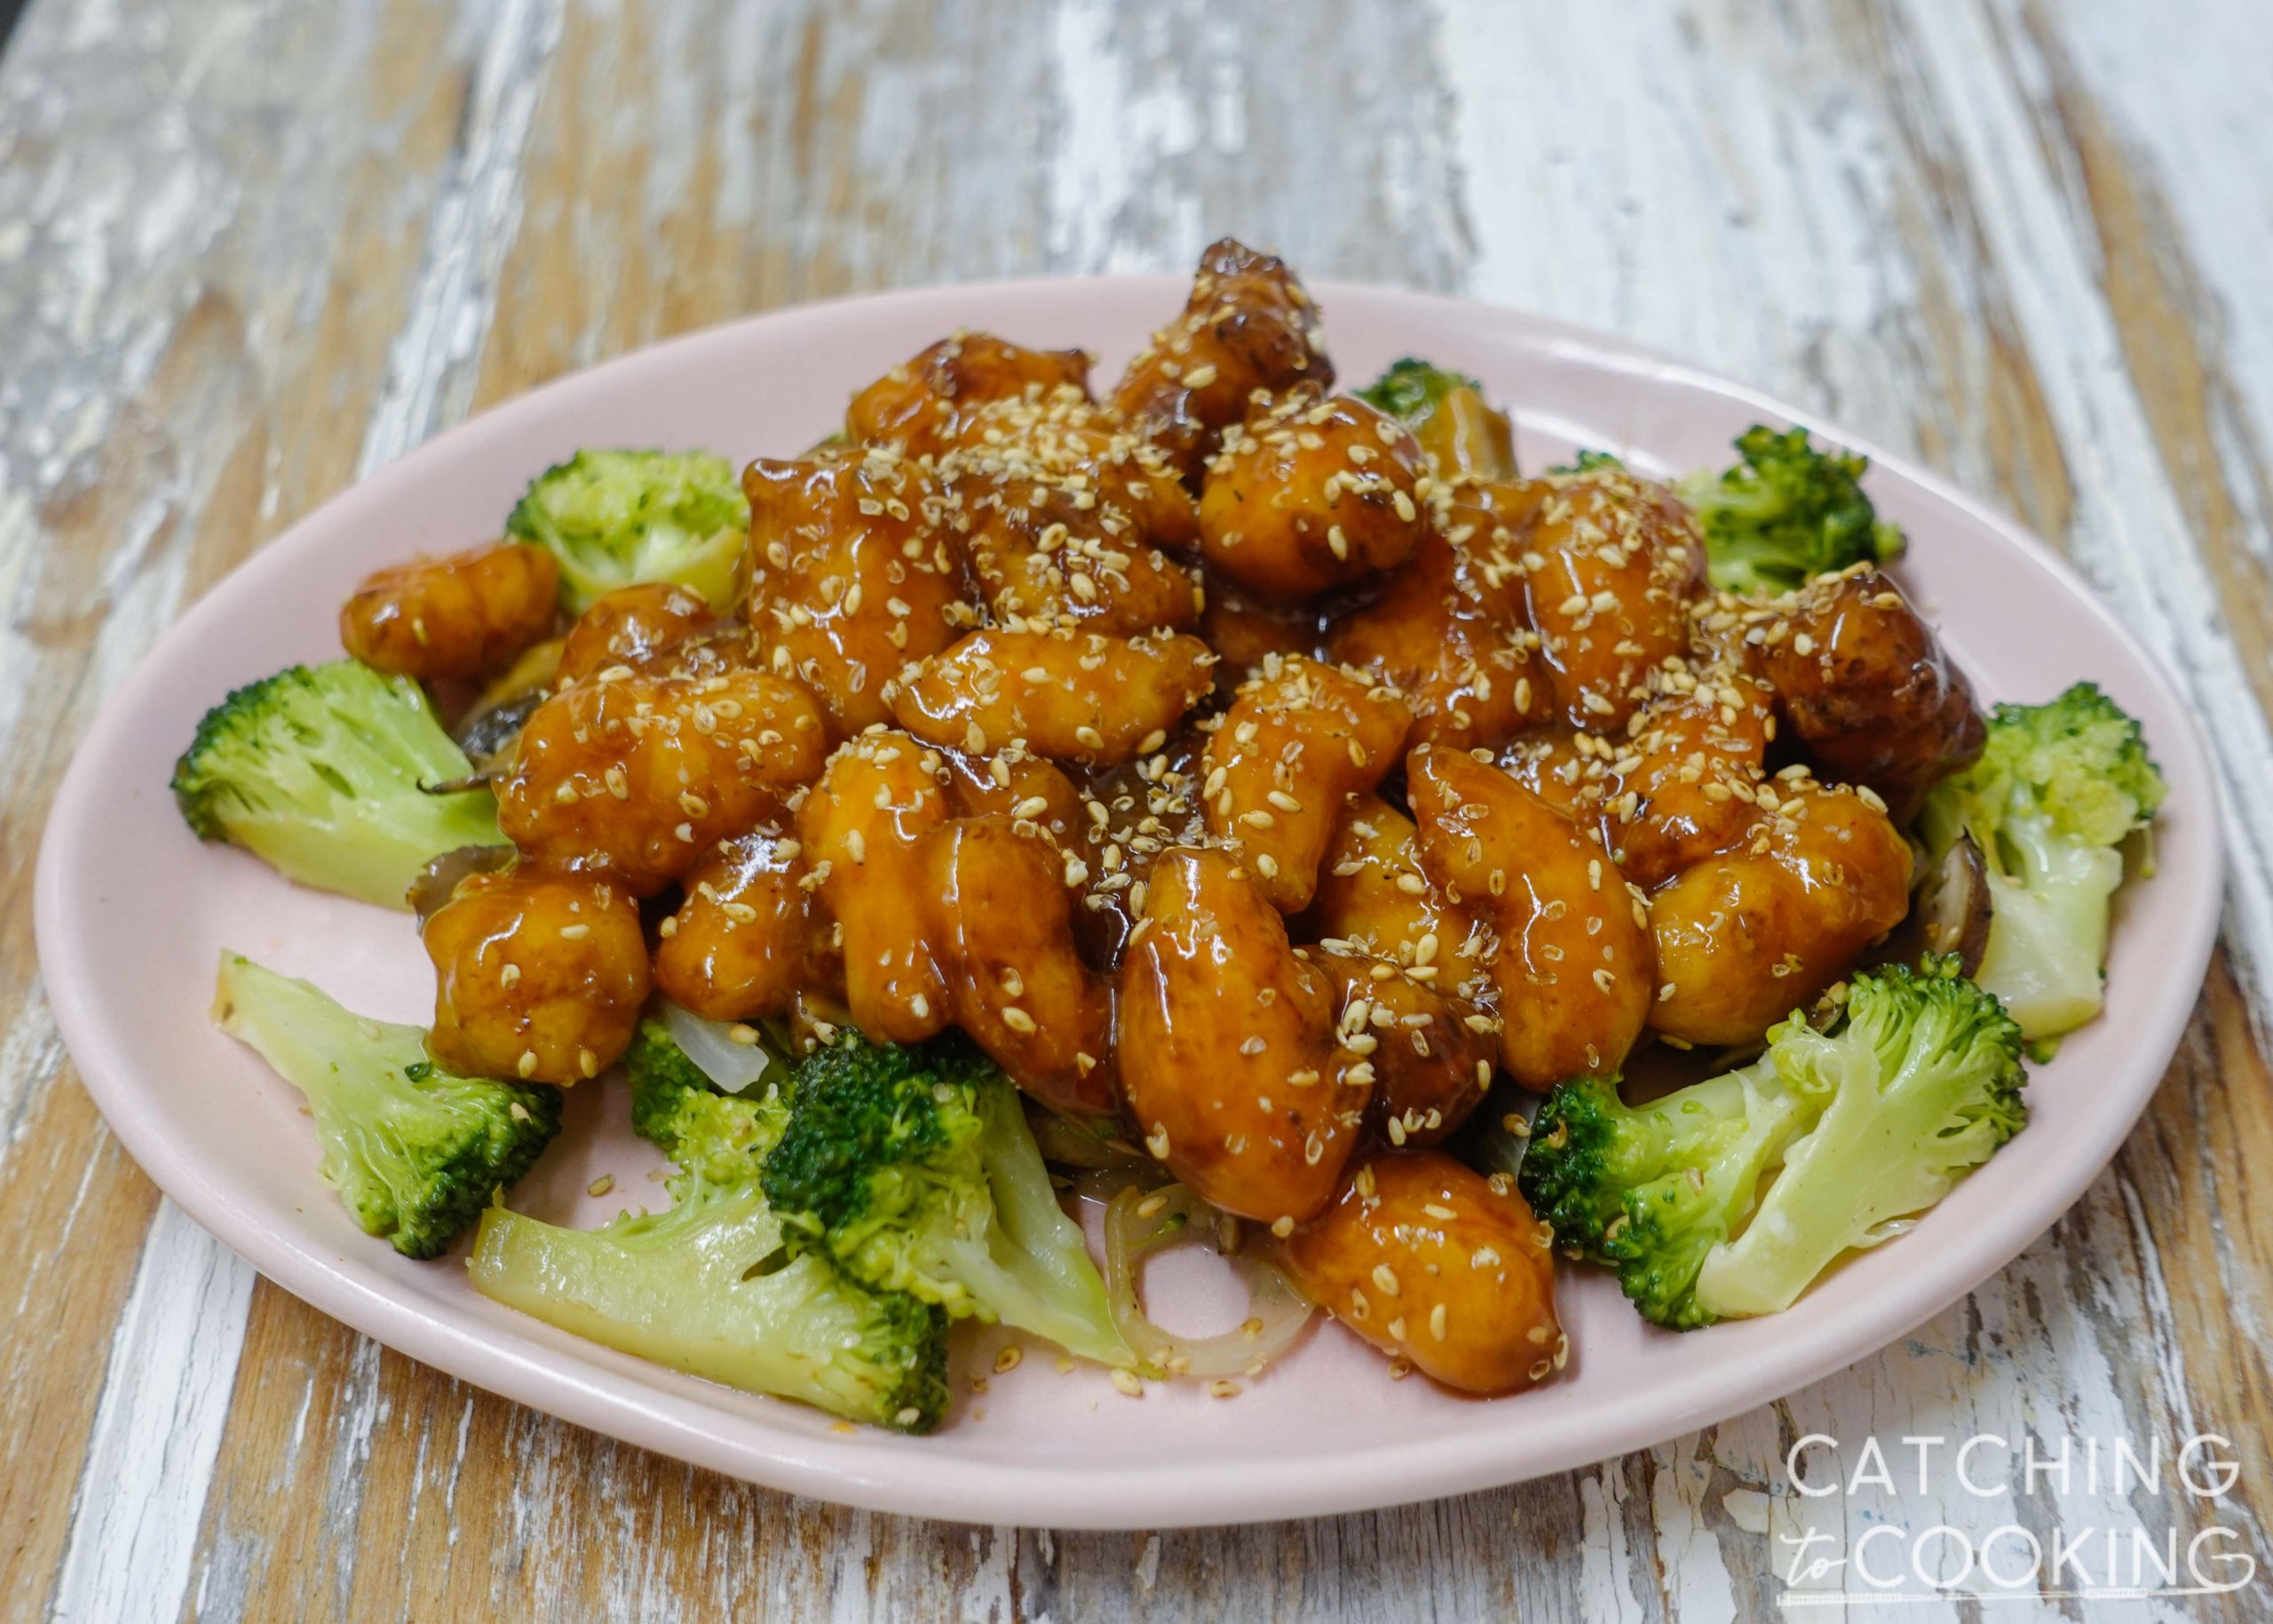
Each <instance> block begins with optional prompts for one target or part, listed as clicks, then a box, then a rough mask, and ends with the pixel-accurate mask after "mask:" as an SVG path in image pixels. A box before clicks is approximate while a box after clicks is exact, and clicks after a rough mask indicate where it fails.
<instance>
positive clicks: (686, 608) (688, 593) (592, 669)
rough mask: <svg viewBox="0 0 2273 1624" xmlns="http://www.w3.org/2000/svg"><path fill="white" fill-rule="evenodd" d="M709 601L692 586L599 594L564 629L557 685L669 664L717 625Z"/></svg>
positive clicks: (645, 585) (649, 585)
mask: <svg viewBox="0 0 2273 1624" xmlns="http://www.w3.org/2000/svg"><path fill="white" fill-rule="evenodd" d="M717 622H718V617H717V615H716V614H712V613H711V610H710V605H709V601H708V600H707V599H706V598H704V597H703V596H702V594H701V593H700V592H698V591H696V590H693V588H692V587H684V586H673V585H672V584H671V583H670V582H665V581H651V582H641V583H640V584H638V585H637V586H620V587H618V588H616V589H615V590H614V591H612V592H603V593H601V594H600V596H599V597H598V598H595V599H593V600H592V606H591V607H590V608H589V609H587V610H585V611H584V613H583V614H581V615H579V616H578V617H577V619H576V623H575V624H574V626H572V627H570V628H569V629H568V638H567V640H566V642H565V643H563V644H562V645H561V647H560V667H559V670H558V673H557V674H556V677H555V681H556V682H558V683H561V684H566V683H572V682H582V681H583V680H584V679H585V678H587V677H597V676H598V675H599V674H600V673H601V672H602V671H604V670H606V669H608V668H609V667H611V666H617V665H621V666H629V667H630V668H631V669H635V670H639V669H651V668H654V667H657V666H663V665H668V664H669V663H671V662H672V661H673V660H674V659H675V658H676V657H677V655H678V654H680V653H681V651H683V650H684V649H685V647H686V646H687V645H688V644H690V643H692V642H693V641H694V640H695V639H696V638H700V637H701V636H703V635H704V634H705V633H706V632H708V631H709V630H710V629H711V628H712V627H713V626H715V625H717Z"/></svg>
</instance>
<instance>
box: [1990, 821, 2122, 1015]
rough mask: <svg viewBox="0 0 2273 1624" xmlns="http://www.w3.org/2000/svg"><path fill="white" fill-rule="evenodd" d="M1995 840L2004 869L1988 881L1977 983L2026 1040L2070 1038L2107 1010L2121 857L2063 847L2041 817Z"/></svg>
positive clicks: (2107, 850)
mask: <svg viewBox="0 0 2273 1624" xmlns="http://www.w3.org/2000/svg"><path fill="white" fill-rule="evenodd" d="M1998 836H1999V842H2000V846H2001V847H2002V848H2003V853H2002V854H2003V856H2004V858H2005V860H2006V867H2005V871H2004V872H2003V873H2000V874H1995V875H1991V877H1990V899H1991V904H1990V915H1989V942H1988V947H1986V949H1985V950H1984V953H1983V955H1982V959H1981V968H1980V970H1978V971H1977V972H1976V980H1978V981H1979V982H1980V983H1981V985H1982V986H1984V987H1985V988H1987V989H1988V990H1989V991H1990V992H1992V993H1994V994H1996V995H1997V996H1998V997H1999V998H2000V1000H2002V1001H2003V1002H2004V1005H2005V1008H2006V1009H2007V1010H2009V1011H2011V1013H2012V1017H2013V1018H2014V1019H2015V1020H2016V1021H2018V1022H2019V1023H2020V1027H2021V1034H2022V1035H2023V1036H2024V1037H2028V1038H2042V1037H2050V1036H2055V1035H2057V1034H2060V1033H2063V1032H2071V1031H2073V1030H2074V1029H2075V1028H2076V1027H2078V1026H2082V1025H2083V1024H2084V1023H2085V1022H2086V1021H2087V1020H2090V1019H2092V1018H2094V1017H2095V1016H2096V1015H2097V1014H2098V1013H2099V1012H2100V1009H2101V1006H2102V1005H2103V1004H2104V1003H2105V1002H2106V1001H2107V973H2106V971H2105V970H2103V968H2102V966H2103V965H2104V964H2105V963H2106V961H2107V942H2108V934H2109V927H2110V924H2111V904H2112V899H2113V898H2114V896H2115V892H2116V891H2117V889H2118V888H2119V886H2121V884H2122V883H2123V854H2122V853H2121V852H2119V850H2117V849H2116V848H2114V847H2112V846H2090V845H2084V844H2079V843H2078V842H2076V841H2074V840H2070V839H2063V838H2062V837H2061V836H2060V835H2059V833H2058V831H2057V830H2056V829H2055V828H2053V826H2052V822H2051V820H2049V819H2047V818H2045V817H2043V816H2041V815H2038V814H2025V813H2024V814H2017V815H2014V816H2010V817H2008V818H2007V819H2006V820H2005V822H2004V823H2003V824H2002V825H2001V826H2000V828H1999V830H1998ZM2015 869H2017V870H2018V872H2015V871H2014V870H2015Z"/></svg>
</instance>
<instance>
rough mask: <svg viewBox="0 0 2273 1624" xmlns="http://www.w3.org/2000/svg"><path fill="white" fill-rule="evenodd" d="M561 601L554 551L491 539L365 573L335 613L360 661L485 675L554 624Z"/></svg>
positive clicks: (425, 675) (386, 667)
mask: <svg viewBox="0 0 2273 1624" xmlns="http://www.w3.org/2000/svg"><path fill="white" fill-rule="evenodd" d="M559 603H560V566H558V564H556V563H554V562H553V558H552V555H551V554H550V553H549V552H547V551H545V550H544V549H543V548H542V547H531V546H528V545H527V544H526V543H520V542H499V543H496V544H495V545H494V546H489V547H476V548H474V549H473V550H472V551H469V552H458V553H452V554H451V555H450V556H449V557H448V558H413V559H411V560H410V562H409V563H408V564H394V565H390V566H387V567H386V568H385V569H383V570H380V571H378V572H377V573H376V574H372V575H370V576H368V577H367V578H366V579H365V580H364V582H363V584H362V585H360V586H359V587H357V588H356V589H355V591H354V595H353V596H352V597H351V598H348V600H347V602H346V603H345V605H344V606H342V607H341V609H340V611H339V640H340V641H341V642H342V643H343V644H345V645H346V647H347V652H348V653H349V654H352V655H354V656H355V658H357V659H358V660H360V661H362V662H363V663H364V664H365V665H368V666H370V667H372V668H374V669H377V670H382V671H387V672H392V673H393V674H395V675H397V676H402V677H416V678H417V679H418V680H419V681H421V682H428V681H432V679H434V678H436V677H487V676H489V675H490V674H492V673H493V672H496V671H502V670H503V669H505V668H506V667H507V666H508V665H511V663H512V661H513V656H514V655H516V654H519V653H520V652H521V651H522V650H523V649H525V648H527V647H528V646H529V645H530V644H532V643H535V642H536V641H538V640H539V639H540V638H543V636H544V635H545V634H546V633H547V632H549V631H550V630H552V620H553V615H554V614H555V613H556V612H557V611H558V607H559Z"/></svg>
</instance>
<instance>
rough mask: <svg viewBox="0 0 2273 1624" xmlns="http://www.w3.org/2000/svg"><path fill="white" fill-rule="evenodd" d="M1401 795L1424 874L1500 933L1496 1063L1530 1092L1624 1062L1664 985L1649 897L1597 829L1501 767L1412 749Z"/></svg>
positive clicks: (1447, 753)
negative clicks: (1639, 895)
mask: <svg viewBox="0 0 2273 1624" xmlns="http://www.w3.org/2000/svg"><path fill="white" fill-rule="evenodd" d="M1406 793H1407V795H1408V796H1410V798H1411V800H1412V803H1413V813H1414V820H1415V821H1416V822H1417V823H1418V824H1419V825H1420V830H1421V860H1422V864H1423V865H1424V866H1425V867H1427V869H1428V871H1429V877H1430V879H1432V880H1434V881H1436V882H1437V884H1438V885H1440V886H1442V887H1444V888H1445V891H1446V893H1447V894H1448V895H1450V896H1451V897H1453V899H1454V900H1456V901H1457V902H1458V903H1459V904H1460V906H1461V907H1466V908H1470V909H1473V910H1474V911H1475V912H1476V913H1477V915H1480V916H1481V917H1482V918H1483V919H1484V920H1485V923H1488V924H1490V925H1491V926H1493V929H1495V930H1496V931H1498V932H1499V935H1500V951H1499V954H1498V955H1497V956H1496V957H1495V958H1494V959H1493V962H1492V965H1491V969H1492V976H1493V981H1494V983H1495V984H1496V986H1498V989H1499V994H1500V1018H1501V1022H1502V1032H1501V1050H1500V1063H1501V1065H1502V1066H1505V1067H1506V1068H1507V1070H1508V1072H1509V1074H1510V1075H1511V1076H1513V1077H1514V1078H1515V1080H1516V1081H1518V1082H1520V1083H1522V1084H1523V1085H1524V1086H1525V1087H1526V1088H1532V1089H1548V1088H1552V1087H1553V1086H1554V1085H1555V1084H1556V1083H1558V1082H1560V1081H1563V1080H1564V1078H1566V1077H1574V1076H1577V1075H1579V1074H1580V1073H1588V1072H1607V1071H1612V1070H1615V1069H1616V1068H1617V1066H1618V1065H1619V1063H1620V1061H1621V1060H1623V1059H1624V1058H1626V1051H1627V1050H1628V1049H1630V1048H1632V1047H1633V1045H1634V1040H1635V1038H1636V1037H1638V1036H1640V1035H1641V1031H1642V1022H1643V1017H1644V1016H1645V1015H1646V1014H1647V1013H1648V1010H1649V1005H1650V998H1651V993H1652V991H1653V990H1654V987H1655V983H1654V982H1653V981H1652V980H1651V956H1652V955H1651V942H1650V934H1649V931H1648V930H1647V928H1646V926H1645V925H1644V923H1643V921H1642V920H1641V919H1640V918H1638V917H1637V915H1639V914H1640V912H1641V904H1640V902H1639V901H1638V900H1637V899H1636V898H1635V895H1634V893H1633V892H1632V891H1629V890H1628V887H1627V884H1626V882H1625V880H1624V878H1623V877H1621V876H1620V874H1619V872H1618V866H1617V864H1615V863H1613V862H1612V861H1611V860H1610V855H1609V853H1608V852H1605V851H1604V850H1603V846H1602V843H1601V842H1600V841H1599V840H1598V839H1596V837H1595V836H1594V834H1593V833H1592V832H1591V831H1590V830H1587V829H1582V828H1580V827H1579V826H1578V825H1577V824H1575V823H1573V822H1572V821H1571V820H1570V819H1568V818H1566V817H1564V815H1563V814H1562V813H1561V812H1556V810H1555V809H1554V808H1553V807H1552V806H1549V805H1548V804H1547V803H1546V802H1545V801H1543V800H1541V799H1540V797H1539V796H1535V795H1533V794H1532V793H1531V792H1530V791H1529V790H1527V789H1525V788H1523V787H1522V786H1521V785H1520V784H1517V782H1516V781H1515V780H1513V779H1511V778H1509V776H1508V775H1507V774H1506V773H1504V772H1501V771H1500V770H1499V769H1498V768H1497V767H1493V766H1491V765H1489V764H1485V763H1484V762H1480V761H1478V760H1477V759H1476V758H1475V757H1472V756H1469V755H1465V754H1462V753H1461V752H1460V751H1457V750H1446V749H1434V748H1431V749H1420V750H1415V751H1414V752H1413V754H1412V756H1411V757H1410V758H1408V760H1407V761H1406Z"/></svg>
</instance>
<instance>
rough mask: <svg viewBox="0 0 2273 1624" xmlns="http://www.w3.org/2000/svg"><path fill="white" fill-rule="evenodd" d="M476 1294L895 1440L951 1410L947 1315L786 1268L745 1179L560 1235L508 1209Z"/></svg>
mask: <svg viewBox="0 0 2273 1624" xmlns="http://www.w3.org/2000/svg"><path fill="white" fill-rule="evenodd" d="M471 1271H472V1279H473V1284H474V1287H475V1289H476V1290H478V1291H479V1292H480V1293H481V1294H482V1295H484V1296H487V1297H492V1298H495V1300H496V1301H498V1302H500V1303H504V1304H506V1305H507V1306H508V1307H511V1308H515V1309H519V1311H521V1312H523V1313H525V1314H527V1315H530V1316H531V1317H532V1318H535V1319H542V1320H543V1321H544V1322H545V1323H546V1324H548V1325H553V1326H558V1327H560V1328H561V1329H562V1330H564V1331H573V1332H574V1333H575V1334H576V1335H579V1336H585V1337H590V1339H591V1340H592V1341H594V1342H597V1343H602V1344H603V1345H605V1346H606V1347H610V1348H614V1349H618V1350H620V1351H622V1352H625V1353H632V1354H637V1355H638V1356H639V1357H640V1358H642V1359H653V1360H654V1361H655V1362H656V1363H657V1364H660V1365H668V1366H669V1367H672V1368H673V1369H676V1370H685V1371H688V1372H691V1373H692V1374H695V1375H699V1376H705V1377H708V1378H709V1380H711V1381H713V1382H724V1383H725V1384H726V1385H727V1386H729V1387H737V1388H741V1389H743V1390H746V1391H748V1392H756V1393H770V1394H772V1395H773V1396H774V1397H776V1398H796V1399H799V1400H802V1401H803V1402H804V1403H806V1404H811V1405H814V1406H818V1407H820V1408H821V1409H824V1410H827V1411H828V1412H829V1413H830V1414H835V1415H843V1416H845V1417H847V1418H848V1419H850V1420H853V1421H865V1422H874V1423H875V1424H876V1425H878V1426H883V1427H892V1428H896V1429H898V1430H900V1431H903V1432H928V1431H930V1430H931V1429H932V1428H933V1427H934V1426H936V1425H938V1424H939V1417H940V1415H941V1414H943V1413H944V1412H945V1411H946V1406H947V1385H946V1333H947V1321H946V1315H945V1314H944V1313H942V1312H941V1311H939V1309H937V1308H935V1307H933V1306H932V1305H931V1304H930V1303H923V1302H920V1301H918V1300H917V1299H916V1298H915V1297H912V1296H909V1295H907V1294H906V1293H904V1292H890V1291H887V1292H873V1291H869V1290H867V1289H866V1288H865V1287H860V1286H858V1285H855V1284H854V1283H853V1282H851V1280H849V1279H845V1278H844V1277H843V1275H842V1274H840V1273H839V1272H838V1271H837V1270H836V1268H835V1266H834V1265H832V1264H830V1263H829V1261H828V1258H826V1257H824V1256H818V1255H815V1254H810V1253H809V1254H807V1255H805V1256H796V1257H793V1256H790V1255H789V1253H788V1250H787V1249H785V1248H784V1247H783V1245H782V1232H781V1225H780V1222H779V1221H778V1220H776V1219H775V1217H774V1216H773V1214H772V1212H771V1211H769V1210H768V1209H767V1207H766V1203H765V1197H764V1194H763V1193H762V1192H760V1191H759V1190H758V1188H757V1185H756V1183H755V1182H754V1181H752V1180H750V1179H748V1178H744V1179H742V1180H741V1182H739V1183H736V1184H711V1183H709V1182H708V1181H707V1180H705V1179H703V1178H701V1177H700V1176H694V1177H693V1178H692V1179H691V1181H690V1182H689V1184H687V1186H686V1188H685V1191H684V1192H683V1193H682V1194H681V1195H680V1196H679V1199H678V1200H677V1204H676V1205H674V1206H673V1207H672V1208H670V1209H669V1211H667V1212H661V1213H645V1212H642V1213H636V1214H626V1215H625V1216H622V1217H620V1218H618V1219H616V1220H615V1221H614V1223H612V1224H607V1225H606V1226H605V1227H603V1228H600V1229H596V1230H575V1229H563V1228H560V1227H558V1226H557V1225H555V1224H546V1223H543V1222H542V1221H540V1220H538V1219H535V1218H532V1217H528V1216H525V1215H523V1214H520V1213H516V1212H511V1211H509V1210H507V1209H506V1208H503V1207H492V1208H490V1209H489V1210H488V1211H487V1212H486V1213H484V1214H483V1215H482V1219H481V1230H480V1232H479V1235H478V1236H477V1237H476V1238H475V1240H474V1245H473V1257H472V1260H471Z"/></svg>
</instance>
